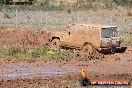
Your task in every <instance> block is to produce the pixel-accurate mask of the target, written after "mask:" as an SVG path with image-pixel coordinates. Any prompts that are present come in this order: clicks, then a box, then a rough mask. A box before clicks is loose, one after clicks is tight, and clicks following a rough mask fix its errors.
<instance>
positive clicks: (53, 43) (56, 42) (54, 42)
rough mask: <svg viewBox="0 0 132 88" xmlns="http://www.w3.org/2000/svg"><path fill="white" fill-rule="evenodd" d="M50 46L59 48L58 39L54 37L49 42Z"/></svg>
mask: <svg viewBox="0 0 132 88" xmlns="http://www.w3.org/2000/svg"><path fill="white" fill-rule="evenodd" d="M51 48H52V49H60V40H59V39H57V38H55V39H53V40H52V42H51Z"/></svg>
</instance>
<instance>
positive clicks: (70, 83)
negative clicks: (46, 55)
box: [0, 29, 132, 88]
mask: <svg viewBox="0 0 132 88" xmlns="http://www.w3.org/2000/svg"><path fill="white" fill-rule="evenodd" d="M49 35H50V33H48V32H47V31H45V30H43V31H38V32H26V31H23V30H14V29H13V30H12V29H6V30H1V31H0V47H9V46H14V47H21V48H32V47H41V46H44V45H46V44H47V43H48V36H49ZM82 67H84V68H85V69H86V70H87V71H88V72H89V73H90V77H89V78H90V79H129V80H132V47H128V49H127V50H126V52H125V53H116V54H108V55H102V54H100V53H93V54H91V55H89V54H88V55H87V53H84V52H83V53H79V54H78V52H77V53H73V56H71V57H69V58H66V59H61V60H59V59H58V60H51V59H48V60H47V59H46V60H40V61H17V60H8V59H5V58H1V59H0V88H42V87H44V88H45V87H46V88H55V87H56V88H73V87H78V86H80V84H79V80H80V78H81V75H80V72H81V68H82ZM98 88H102V87H98ZM104 88H105V87H104ZM114 88H115V87H114ZM119 88H120V87H119ZM121 88H122V87H121ZM123 88H131V85H130V86H125V87H123Z"/></svg>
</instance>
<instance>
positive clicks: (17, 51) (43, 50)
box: [0, 46, 71, 60]
mask: <svg viewBox="0 0 132 88" xmlns="http://www.w3.org/2000/svg"><path fill="white" fill-rule="evenodd" d="M70 55H71V53H70V52H69V51H66V50H52V49H50V48H49V47H48V46H44V47H40V48H34V49H24V48H18V47H11V48H3V47H1V48H0V57H1V58H8V59H15V60H32V59H34V60H40V59H49V58H50V59H65V58H68V57H70Z"/></svg>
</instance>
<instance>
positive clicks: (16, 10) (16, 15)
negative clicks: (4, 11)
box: [16, 9, 18, 29]
mask: <svg viewBox="0 0 132 88" xmlns="http://www.w3.org/2000/svg"><path fill="white" fill-rule="evenodd" d="M17 28H18V10H17V9H16V29H17Z"/></svg>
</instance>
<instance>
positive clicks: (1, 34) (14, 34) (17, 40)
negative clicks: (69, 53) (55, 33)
mask: <svg viewBox="0 0 132 88" xmlns="http://www.w3.org/2000/svg"><path fill="white" fill-rule="evenodd" d="M49 34H50V33H48V31H46V30H41V31H37V32H32V31H25V30H23V29H5V30H1V31H0V46H5V47H6V46H14V47H22V48H32V47H41V46H43V45H46V44H47V43H48V36H49Z"/></svg>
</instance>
